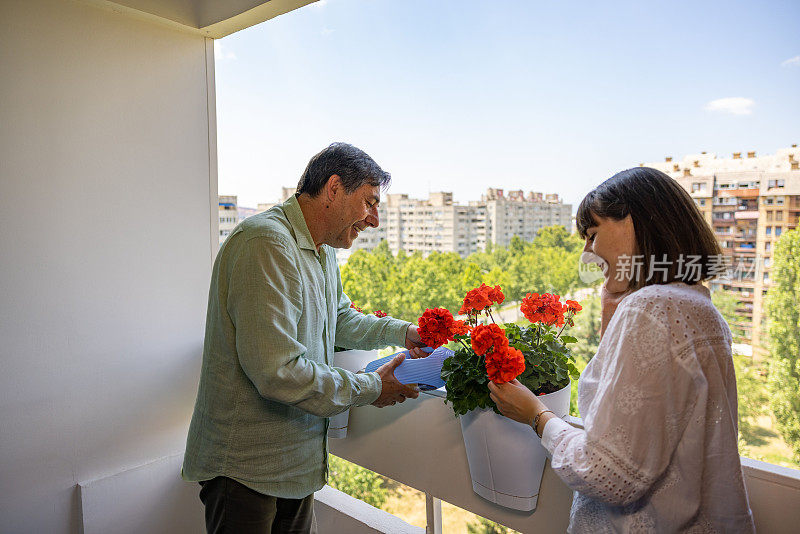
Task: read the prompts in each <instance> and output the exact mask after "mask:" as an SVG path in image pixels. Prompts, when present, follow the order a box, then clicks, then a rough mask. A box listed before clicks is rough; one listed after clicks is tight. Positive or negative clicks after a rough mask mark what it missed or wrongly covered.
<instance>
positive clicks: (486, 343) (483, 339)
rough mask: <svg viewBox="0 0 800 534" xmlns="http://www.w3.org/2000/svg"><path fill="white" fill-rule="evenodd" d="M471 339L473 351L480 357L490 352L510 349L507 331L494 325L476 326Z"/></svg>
mask: <svg viewBox="0 0 800 534" xmlns="http://www.w3.org/2000/svg"><path fill="white" fill-rule="evenodd" d="M470 338H471V340H472V350H474V351H475V354H477V355H478V356H483V355H484V354H486V353H487V352H490V351H493V352H498V351H502V350H504V349H505V348H507V347H508V338H506V333H505V331H504V330H503V329H502V328H500V327H499V326H497V325H496V324H494V323H492V324H488V325H483V324H481V325H478V326H476V327H475V328H473V329H472V334H471V335H470Z"/></svg>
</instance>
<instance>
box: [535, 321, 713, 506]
mask: <svg viewBox="0 0 800 534" xmlns="http://www.w3.org/2000/svg"><path fill="white" fill-rule="evenodd" d="M617 313H618V314H619V315H618V316H615V317H614V320H613V321H612V323H611V325H609V330H608V331H607V333H606V335H605V337H604V339H603V342H602V343H601V345H600V349H599V351H598V354H597V356H595V358H599V360H598V361H597V362H593V363H595V364H599V367H598V371H599V383H598V386H597V392H596V393H595V395H594V397H593V398H592V399H591V402H590V403H589V404H588V409H587V410H586V412H587V413H584V414H581V415H582V416H583V419H584V428H585V429H577V428H573V427H571V426H569V425H568V424H566V423H565V422H563V421H561V420H558V419H553V420H551V421H550V422H548V424H547V425H546V426H545V430H544V435H543V437H542V444H543V445H544V446H545V447H546V448H547V449H548V451H549V452H550V453H551V454H552V460H551V466H552V468H553V470H555V471H556V473H557V474H558V475H559V476H560V477H561V479H562V480H564V482H565V483H566V484H567V485H568V486H569V487H570V488H572V489H573V490H575V491H578V492H580V493H583V494H585V495H587V496H589V497H592V498H595V499H598V500H601V501H604V502H606V503H608V504H611V505H626V504H629V503H631V502H634V501H636V500H637V499H639V498H640V497H641V496H642V495H644V493H645V492H646V491H647V490H648V489H649V488H650V487H651V486H652V485H653V483H654V482H655V481H656V480H657V479H658V477H659V476H660V475H661V474H662V473H663V472H664V471H665V469H666V468H667V466H668V465H669V462H670V458H671V457H672V455H673V452H674V450H675V448H676V447H677V444H678V442H679V440H680V437H681V434H682V433H683V430H684V428H685V427H686V424H687V421H688V417H689V415H690V414H691V411H692V408H693V406H694V403H695V402H696V399H697V393H698V391H697V384H695V383H694V380H693V378H692V377H691V376H690V375H689V373H688V372H687V371H686V370H685V369H683V368H682V367H681V366H680V365H679V363H678V362H677V360H676V359H675V358H674V357H673V356H672V350H671V348H672V342H671V341H672V340H671V339H670V335H669V333H668V330H667V328H668V325H665V324H662V323H660V322H658V321H655V320H654V319H653V318H651V317H650V316H649V315H648V314H647V313H646V312H644V311H643V310H641V309H636V308H630V307H628V308H625V309H622V307H620V309H618V310H617ZM552 423H555V424H552Z"/></svg>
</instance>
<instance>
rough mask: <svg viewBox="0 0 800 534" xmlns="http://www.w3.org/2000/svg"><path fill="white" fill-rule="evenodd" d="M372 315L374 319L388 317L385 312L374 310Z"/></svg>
mask: <svg viewBox="0 0 800 534" xmlns="http://www.w3.org/2000/svg"><path fill="white" fill-rule="evenodd" d="M372 314H373V315H374V316H375V317H386V316H388V315H389V314H388V313H386V312H385V311H381V310H375V311H374V312H372Z"/></svg>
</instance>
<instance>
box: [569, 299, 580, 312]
mask: <svg viewBox="0 0 800 534" xmlns="http://www.w3.org/2000/svg"><path fill="white" fill-rule="evenodd" d="M567 309H569V311H571V312H572V313H578V312H579V311H581V310H582V309H583V306H581V305H580V304H578V303H577V302H575V301H574V300H568V301H567Z"/></svg>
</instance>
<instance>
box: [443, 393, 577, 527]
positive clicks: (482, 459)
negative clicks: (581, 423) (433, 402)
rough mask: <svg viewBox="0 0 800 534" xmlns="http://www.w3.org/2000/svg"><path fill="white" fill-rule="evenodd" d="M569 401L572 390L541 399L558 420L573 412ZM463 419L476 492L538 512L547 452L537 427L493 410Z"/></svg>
mask: <svg viewBox="0 0 800 534" xmlns="http://www.w3.org/2000/svg"><path fill="white" fill-rule="evenodd" d="M569 398H570V386H567V387H565V388H563V389H560V390H559V391H556V392H554V393H549V394H547V395H543V396H541V397H539V399H540V400H541V401H542V402H543V403H544V404H545V405H546V406H547V407H548V408H549V409H550V410H553V411H554V412H555V413H556V415H557V416H559V417H563V416H565V415H567V414H568V413H569ZM459 419H460V421H461V434H462V435H463V437H464V446H465V447H466V450H467V461H468V462H469V473H470V476H471V477H472V489H473V490H474V491H475V493H477V494H478V495H480V496H481V497H483V498H484V499H486V500H489V501H491V502H493V503H497V504H499V505H501V506H505V507H507V508H513V509H515V510H525V511H530V510H534V509H535V508H536V501H537V500H538V497H539V485H540V484H541V482H542V473H543V472H544V464H545V460H546V459H547V452H546V451H545V448H544V447H542V444H541V441H540V440H539V437H538V436H537V435H536V433H534V431H533V428H531V427H530V426H529V425H525V424H522V423H518V422H516V421H512V420H511V419H509V418H507V417H503V416H502V415H498V414H496V413H494V411H493V410H492V409H485V410H472V411H471V412H469V413H467V414H465V415H462V416H461V417H459Z"/></svg>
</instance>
